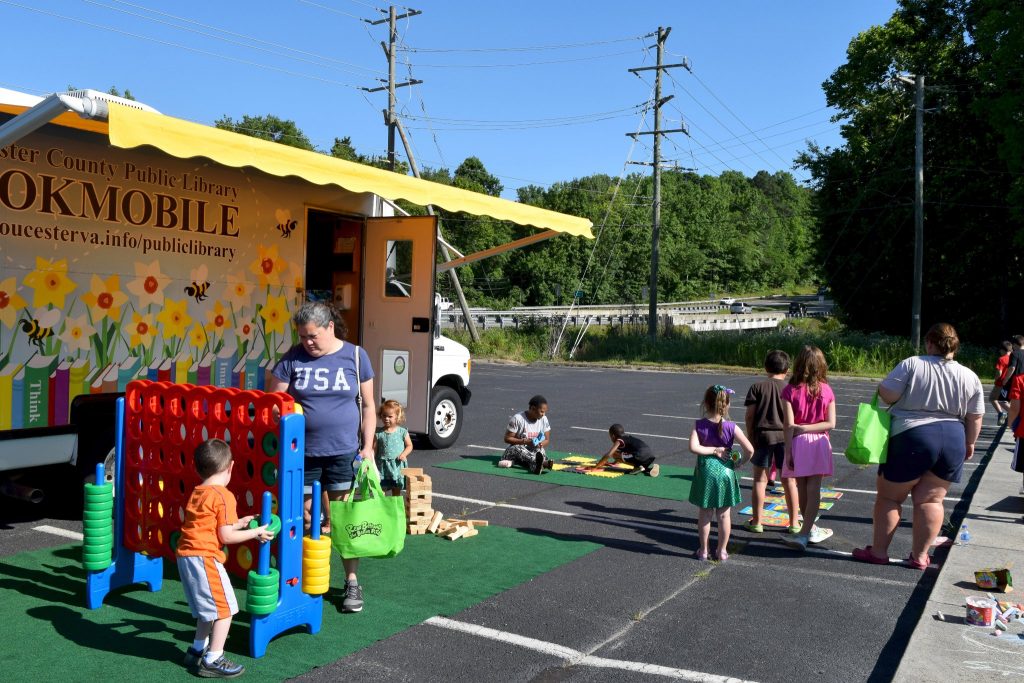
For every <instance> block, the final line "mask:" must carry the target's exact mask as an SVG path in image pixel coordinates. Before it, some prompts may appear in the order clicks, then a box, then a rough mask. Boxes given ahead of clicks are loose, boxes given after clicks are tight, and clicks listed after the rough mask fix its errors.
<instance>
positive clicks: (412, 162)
mask: <svg viewBox="0 0 1024 683" xmlns="http://www.w3.org/2000/svg"><path fill="white" fill-rule="evenodd" d="M417 14H423V12H421V11H420V10H415V9H411V8H409V11H407V12H406V13H405V14H397V13H396V10H395V6H394V5H391V7H390V8H389V10H388V18H387V20H386V21H387V22H388V43H387V44H386V45H385V44H384V42H383V41H381V44H380V46H381V47H382V48H383V49H384V54H385V56H387V58H388V80H387V91H388V108H387V109H386V110H385V111H384V123H385V125H387V127H388V165H389V166H390V168H391V170H392V171H394V170H395V165H396V162H395V130H396V129H397V130H398V133H399V134H400V135H401V137H402V145H403V146H404V147H405V155H406V156H407V157H408V158H409V167H410V168H411V169H412V173H413V175H414V176H416V177H417V178H419V177H420V170H419V168H418V167H417V165H416V159H415V157H413V154H412V147H411V146H410V145H409V141H408V140H407V139H406V137H405V131H404V130H403V129H402V127H401V125H402V124H401V121H399V119H398V116H397V115H396V114H395V88H401V87H405V86H410V85H417V84H419V83H422V82H423V81H420V80H417V79H411V80H408V81H405V82H404V83H395V43H397V42H398V31H397V29H396V22H397V21H398V20H399V19H405V18H406V17H414V16H416V15H417ZM364 21H366V23H368V24H370V25H374V26H375V25H377V24H383V23H384V21H385V20H384V19H379V20H377V21H370V20H368V19H366V20H364ZM381 82H383V79H381ZM363 90H365V91H366V92H380V91H381V90H384V88H383V87H379V88H363ZM427 213H428V214H430V215H431V216H433V215H434V207H433V206H429V205H428V206H427ZM437 242H438V244H439V245H441V255H442V256H444V258H445V260H446V261H451V260H452V255H451V253H450V252H449V251H448V244H447V243H446V242H445V241H444V236H443V235H442V234H441V222H440V221H438V223H437ZM448 276H449V277H450V278H451V281H452V288H453V289H454V290H455V295H456V298H458V300H459V306H460V307H461V308H462V317H463V319H464V320H465V321H466V327H467V329H468V330H469V336H470V338H471V339H472V340H473V341H475V342H478V341H480V333H479V332H477V329H476V323H475V322H474V321H473V317H472V316H471V315H470V314H469V304H468V303H467V302H466V295H465V293H464V292H463V291H462V283H461V282H459V275H458V273H456V272H455V269H454V268H452V269H451V270H449V271H448Z"/></svg>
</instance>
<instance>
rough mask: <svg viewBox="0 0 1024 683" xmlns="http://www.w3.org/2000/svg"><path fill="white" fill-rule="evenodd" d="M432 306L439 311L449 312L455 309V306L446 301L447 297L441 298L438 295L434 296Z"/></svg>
mask: <svg viewBox="0 0 1024 683" xmlns="http://www.w3.org/2000/svg"><path fill="white" fill-rule="evenodd" d="M434 305H435V306H437V310H439V311H450V310H452V309H453V308H455V304H453V303H452V302H451V301H449V300H448V297H446V296H441V295H440V294H435V295H434Z"/></svg>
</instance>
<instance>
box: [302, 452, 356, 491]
mask: <svg viewBox="0 0 1024 683" xmlns="http://www.w3.org/2000/svg"><path fill="white" fill-rule="evenodd" d="M357 455H358V453H352V454H350V455H307V456H306V457H305V459H304V460H303V463H304V466H305V470H306V476H305V481H304V484H305V486H304V488H303V489H302V491H303V493H307V494H310V493H313V482H314V481H319V482H320V486H321V487H322V489H323V490H324V491H348V490H349V489H351V488H352V482H353V481H354V480H355V478H356V471H355V467H354V465H353V463H354V462H355V459H356V456H357Z"/></svg>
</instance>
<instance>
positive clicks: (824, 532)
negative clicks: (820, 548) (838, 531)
mask: <svg viewBox="0 0 1024 683" xmlns="http://www.w3.org/2000/svg"><path fill="white" fill-rule="evenodd" d="M833 533H834V532H833V531H832V530H831V529H826V528H824V527H820V526H818V525H814V526H812V527H811V535H810V537H809V538H808V539H807V542H808V543H821V542H822V541H824V540H827V539H829V538H832V534H833Z"/></svg>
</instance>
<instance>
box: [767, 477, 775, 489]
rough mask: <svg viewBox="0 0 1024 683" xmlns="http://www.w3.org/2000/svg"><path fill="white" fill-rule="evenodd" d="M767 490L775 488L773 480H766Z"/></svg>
mask: <svg viewBox="0 0 1024 683" xmlns="http://www.w3.org/2000/svg"><path fill="white" fill-rule="evenodd" d="M768 488H770V489H773V488H775V480H774V479H769V480H768Z"/></svg>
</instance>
